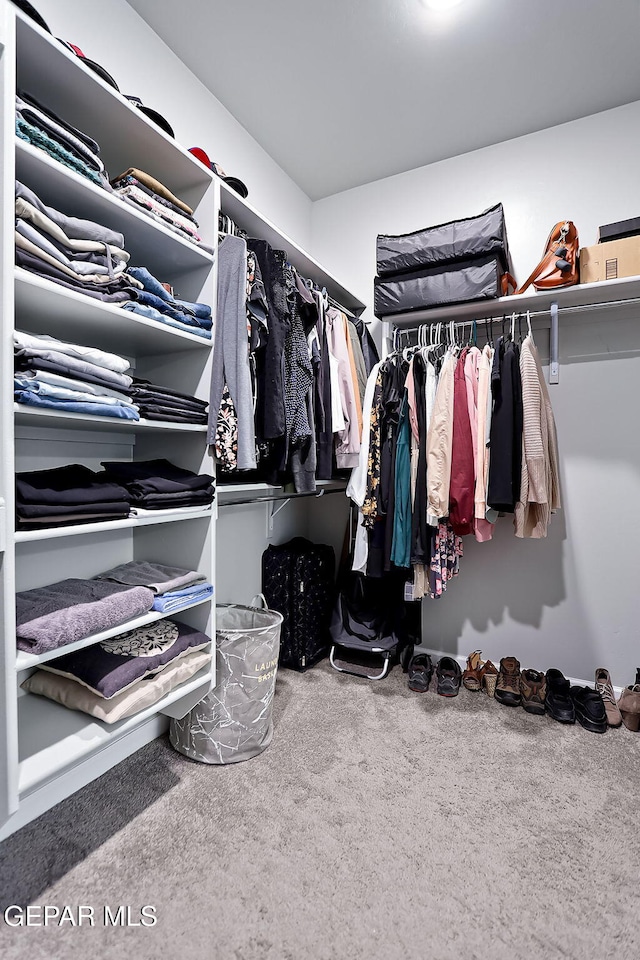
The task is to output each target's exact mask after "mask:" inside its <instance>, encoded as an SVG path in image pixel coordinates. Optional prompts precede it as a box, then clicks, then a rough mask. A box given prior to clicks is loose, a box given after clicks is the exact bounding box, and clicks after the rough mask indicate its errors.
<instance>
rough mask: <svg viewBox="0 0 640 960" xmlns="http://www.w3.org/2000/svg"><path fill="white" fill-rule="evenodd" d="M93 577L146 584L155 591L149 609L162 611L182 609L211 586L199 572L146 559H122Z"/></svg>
mask: <svg viewBox="0 0 640 960" xmlns="http://www.w3.org/2000/svg"><path fill="white" fill-rule="evenodd" d="M96 579H98V580H111V581H113V582H114V583H119V584H122V585H124V586H128V587H136V586H138V587H147V589H149V590H152V591H153V593H154V594H155V599H154V601H153V609H154V610H158V611H160V612H162V613H173V612H175V611H176V610H183V609H184V608H185V607H191V606H193V605H194V604H195V603H199V602H200V601H202V600H206V599H207V597H211V596H213V586H212V584H210V583H208V582H207V580H206V579H205V577H204V575H203V574H202V573H197V572H196V571H195V570H184V569H183V568H182V567H170V566H167V564H164V563H153V562H151V561H149V560H132V561H130V562H129V563H122V564H120V566H118V567H114V568H113V569H112V570H107V572H106V573H100V574H98V576H97V577H96Z"/></svg>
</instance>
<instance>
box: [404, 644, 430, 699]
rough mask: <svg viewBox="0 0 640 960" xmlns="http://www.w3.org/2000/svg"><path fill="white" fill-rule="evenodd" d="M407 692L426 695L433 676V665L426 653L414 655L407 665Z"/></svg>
mask: <svg viewBox="0 0 640 960" xmlns="http://www.w3.org/2000/svg"><path fill="white" fill-rule="evenodd" d="M408 673H409V679H408V681H407V684H408V686H409V690H415V691H417V693H426V692H427V690H428V689H429V684H430V683H431V677H432V676H433V664H432V663H431V657H430V656H429V654H428V653H416V654H415V655H414V656H413V657H412V658H411V662H410V663H409V671H408Z"/></svg>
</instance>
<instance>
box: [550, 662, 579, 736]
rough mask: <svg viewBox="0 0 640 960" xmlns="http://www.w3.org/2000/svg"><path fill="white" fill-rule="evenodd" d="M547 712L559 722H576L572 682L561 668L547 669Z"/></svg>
mask: <svg viewBox="0 0 640 960" xmlns="http://www.w3.org/2000/svg"><path fill="white" fill-rule="evenodd" d="M544 705H545V708H546V710H547V713H548V714H549V715H550V716H551V717H553V719H554V720H557V721H558V723H575V722H576V709H575V706H574V703H573V700H572V699H571V684H570V683H569V681H568V680H567V678H566V677H565V675H564V674H563V673H561V672H560V670H555V669H554V668H553V667H552V668H551V670H547V692H546V694H545V698H544Z"/></svg>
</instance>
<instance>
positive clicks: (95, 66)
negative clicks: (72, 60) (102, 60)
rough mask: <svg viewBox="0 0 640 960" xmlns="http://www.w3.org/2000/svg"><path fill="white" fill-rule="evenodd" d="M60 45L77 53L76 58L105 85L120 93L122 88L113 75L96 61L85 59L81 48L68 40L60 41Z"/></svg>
mask: <svg viewBox="0 0 640 960" xmlns="http://www.w3.org/2000/svg"><path fill="white" fill-rule="evenodd" d="M58 40H60V37H58ZM60 43H61V44H62V45H63V46H64V47H66V48H67V50H70V51H71V53H75V55H76V57H79V58H80V60H82V62H83V63H84V65H85V66H86V67H90V68H91V69H92V70H93V72H94V73H97V74H98V76H99V77H100V78H101V79H102V80H104V82H105V83H108V84H109V86H110V87H113V89H114V90H117V91H118V93H120V87H119V86H118V84H117V83H116V82H115V80H114V79H113V77H112V76H111V74H110V73H107V71H106V70H105V68H104V67H103V66H101V65H100V64H99V63H96V62H95V60H89V58H88V57H85V55H84V53H83V52H82V50H81V49H80V47H76V45H75V44H73V43H69V41H68V40H60Z"/></svg>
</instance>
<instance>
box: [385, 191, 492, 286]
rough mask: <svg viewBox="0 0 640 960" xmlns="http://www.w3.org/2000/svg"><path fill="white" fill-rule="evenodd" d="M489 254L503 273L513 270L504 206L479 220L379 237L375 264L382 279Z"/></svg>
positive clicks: (471, 218)
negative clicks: (496, 261) (494, 258)
mask: <svg viewBox="0 0 640 960" xmlns="http://www.w3.org/2000/svg"><path fill="white" fill-rule="evenodd" d="M488 255H493V256H495V257H497V258H498V259H499V260H500V262H501V264H502V272H503V273H507V272H509V271H511V258H510V256H509V245H508V243H507V228H506V224H505V221H504V210H503V209H502V204H501V203H497V204H496V205H495V206H494V207H490V208H489V209H488V210H485V211H484V213H481V214H479V215H478V216H476V217H467V218H466V219H463V220H451V221H449V223H439V224H438V225H437V226H435V227H424V228H423V229H422V230H414V231H413V232H412V233H402V234H398V235H396V236H393V235H388V234H378V239H377V243H376V263H377V268H378V276H379V277H381V278H384V277H389V276H396V275H397V274H400V273H408V272H410V271H413V270H418V269H421V268H424V267H434V266H437V265H438V264H443V263H456V262H459V261H460V260H468V259H470V258H472V257H486V256H488Z"/></svg>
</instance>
